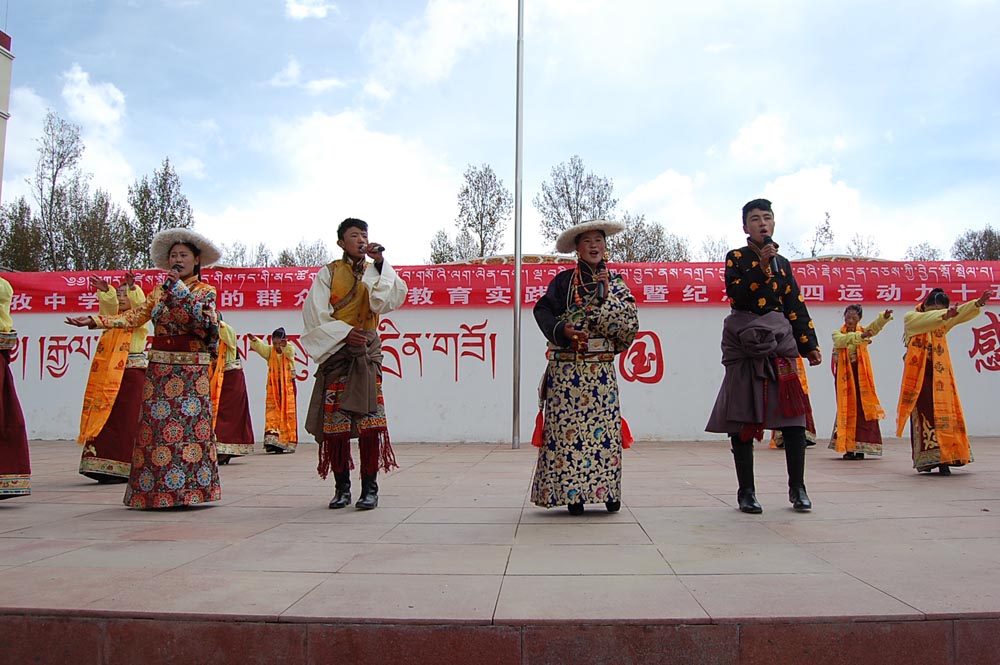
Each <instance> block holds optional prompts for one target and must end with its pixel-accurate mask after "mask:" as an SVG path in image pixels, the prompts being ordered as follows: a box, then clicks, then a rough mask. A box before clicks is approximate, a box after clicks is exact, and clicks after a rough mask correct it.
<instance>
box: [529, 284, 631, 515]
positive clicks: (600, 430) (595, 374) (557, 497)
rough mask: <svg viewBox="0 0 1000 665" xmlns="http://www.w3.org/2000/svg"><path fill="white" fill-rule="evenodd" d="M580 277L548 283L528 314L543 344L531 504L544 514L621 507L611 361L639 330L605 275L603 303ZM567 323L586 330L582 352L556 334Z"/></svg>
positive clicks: (622, 290)
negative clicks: (585, 506)
mask: <svg viewBox="0 0 1000 665" xmlns="http://www.w3.org/2000/svg"><path fill="white" fill-rule="evenodd" d="M579 272H580V269H579V268H578V269H575V270H567V271H565V272H562V273H560V274H559V275H556V277H555V278H554V279H553V280H552V282H551V283H550V284H549V287H548V290H547V292H546V294H545V296H544V297H543V298H542V299H541V300H539V301H538V303H537V304H536V305H535V309H534V314H535V320H536V321H537V323H538V325H539V327H540V328H541V330H542V333H543V334H544V335H545V336H546V338H547V339H548V341H549V344H548V350H547V351H546V357H547V358H548V361H549V362H548V365H547V367H546V370H545V376H544V378H543V389H542V390H543V393H544V397H543V401H544V416H545V422H544V429H543V440H542V445H541V447H540V448H539V451H538V462H537V464H536V466H535V475H534V480H533V481H532V485H531V501H532V502H533V503H534V504H535V505H537V506H542V507H545V508H551V507H554V506H565V505H568V504H572V503H604V502H607V501H615V500H621V479H622V424H621V408H620V406H619V402H618V375H617V373H616V371H615V356H616V355H617V354H619V353H622V352H623V351H625V350H627V349H628V347H629V346H630V345H631V344H632V340H633V339H634V338H635V335H636V332H637V331H638V329H639V318H638V314H637V312H636V307H635V298H634V297H633V296H632V293H631V292H630V291H629V288H628V285H627V284H625V281H624V280H622V279H621V277H618V276H617V275H612V278H611V283H610V289H609V293H608V295H607V298H605V299H604V300H603V301H602V300H601V299H600V298H599V296H598V295H597V285H596V283H594V282H591V283H589V284H588V283H581V280H580V278H579ZM583 272H586V267H584V268H583ZM567 321H571V322H573V323H575V324H577V325H578V326H582V327H584V328H585V329H586V330H587V333H588V335H589V336H590V345H589V349H588V350H587V351H582V352H577V351H574V350H573V349H572V347H571V346H570V344H569V340H567V339H566V338H565V335H564V334H563V324H564V323H566V322H567Z"/></svg>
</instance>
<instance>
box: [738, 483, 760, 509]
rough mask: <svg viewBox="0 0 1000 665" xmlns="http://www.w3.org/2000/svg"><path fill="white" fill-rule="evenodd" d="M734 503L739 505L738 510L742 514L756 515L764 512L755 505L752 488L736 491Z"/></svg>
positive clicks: (757, 504) (755, 498) (755, 499)
mask: <svg viewBox="0 0 1000 665" xmlns="http://www.w3.org/2000/svg"><path fill="white" fill-rule="evenodd" d="M736 503H738V504H739V506H740V510H741V511H743V512H744V513H751V514H753V515H757V514H759V513H762V512H764V509H763V508H761V507H760V504H759V503H757V497H756V496H754V490H753V488H750V489H741V490H737V491H736Z"/></svg>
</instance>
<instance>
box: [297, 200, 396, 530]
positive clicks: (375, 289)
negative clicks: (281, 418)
mask: <svg viewBox="0 0 1000 665" xmlns="http://www.w3.org/2000/svg"><path fill="white" fill-rule="evenodd" d="M337 245H338V246H339V247H340V248H341V249H343V250H344V256H343V258H341V259H338V260H336V261H333V262H331V263H330V264H329V265H326V266H323V267H322V268H320V271H319V272H318V273H317V274H316V279H315V280H314V281H313V283H312V286H311V287H309V294H308V295H307V296H306V301H305V303H303V305H302V324H303V328H302V336H301V337H300V338H299V342H300V343H301V344H302V348H303V349H304V350H305V352H306V353H307V354H309V357H310V358H311V359H312V360H313V362H315V363H316V364H317V365H319V369H318V370H317V371H316V383H315V384H314V386H313V391H312V395H311V396H310V399H309V410H308V413H307V415H306V425H305V427H306V431H307V432H309V433H310V434H312V435H313V436H314V437H315V439H316V443H318V444H319V465H318V466H317V471H318V472H319V474H320V476H321V477H323V478H324V479H325V478H326V477H327V475H329V473H330V472H331V471H333V475H334V478H335V479H336V490H335V493H334V496H333V498H332V499H330V503H329V506H328V507H330V508H333V509H335V510H337V509H341V508H346V507H347V506H349V505H350V503H351V469H353V468H354V462H353V460H352V459H351V438H356V439H358V452H359V456H360V458H361V496H360V497H359V498H358V501H357V503H356V504H354V507H355V508H357V509H359V510H371V509H373V508H375V507H377V506H378V471H379V469H380V468H381V469H382V470H383V471H386V472H388V471H389V470H390V469H391V468H393V467H396V466H398V465H397V464H396V459H395V457H394V456H393V454H392V445H391V444H390V441H389V427H388V423H387V421H386V415H385V400H384V399H383V397H382V340H381V339H380V338H379V336H378V321H379V315H380V314H388V313H389V312H391V311H393V310H395V309H399V307H400V306H402V304H403V302H404V301H405V300H406V294H407V287H406V282H404V281H403V280H402V279H401V278H400V277H399V275H397V274H396V271H395V270H393V269H392V266H390V265H389V263H388V262H387V261H386V260H385V257H384V256H383V254H382V253H383V252H384V251H385V247H384V246H382V245H380V244H378V243H375V242H369V240H368V223H367V222H365V221H363V220H360V219H356V218H353V217H349V218H347V219H345V220H344V221H343V222H341V223H340V226H338V227H337ZM369 258H370V259H371V261H367V260H366V259H369Z"/></svg>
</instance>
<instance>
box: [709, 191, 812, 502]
mask: <svg viewBox="0 0 1000 665" xmlns="http://www.w3.org/2000/svg"><path fill="white" fill-rule="evenodd" d="M743 231H744V232H746V234H747V236H748V237H747V244H746V246H745V247H741V248H739V249H734V250H731V251H730V252H729V253H728V254H726V269H725V282H726V294H727V295H728V296H729V304H730V306H731V308H732V310H731V312H730V314H729V316H727V317H726V320H725V323H724V324H723V329H722V364H723V365H724V366H725V371H726V373H725V377H724V378H723V380H722V387H721V388H720V389H719V394H718V397H717V398H716V401H715V407H714V408H713V409H712V415H711V416H710V418H709V421H708V425H707V426H706V427H705V431H707V432H719V433H723V434H728V435H729V438H730V441H731V442H732V453H733V459H734V461H735V465H736V478H737V481H738V483H739V491H738V492H737V494H736V499H737V503H738V505H739V509H740V510H741V511H743V512H745V513H760V512H762V508H761V506H760V504H759V503H758V502H757V497H756V488H755V485H754V473H753V440H754V439H757V440H758V441H760V440H761V438H762V437H763V435H764V430H765V429H775V430H780V431H781V433H782V436H783V437H784V441H785V466H786V467H787V470H788V500H789V502H791V504H792V507H793V508H794V509H795V510H797V511H800V512H802V511H808V510H811V509H812V502H811V501H810V499H809V495H808V494H806V485H805V477H804V476H805V465H806V457H805V453H806V436H805V424H806V412H807V411H808V409H809V396H808V395H807V394H805V392H804V391H803V390H802V384H801V383H800V381H799V377H798V369H797V362H796V360H797V358H798V357H799V356H802V357H803V358H806V359H807V360H808V361H809V364H810V365H819V364H820V363H821V362H822V355H821V353H820V349H819V342H818V340H817V338H816V330H815V328H814V326H813V322H812V319H811V318H810V316H809V311H808V310H807V309H806V304H805V300H804V299H803V298H802V295H801V294H800V293H799V285H798V283H797V282H796V281H795V275H794V274H793V273H792V266H791V264H790V263H789V262H788V259H786V258H785V257H783V256H781V255H780V254H778V245H777V244H776V243H775V242H774V241H773V240H772V239H771V235H772V234H773V233H774V212H773V211H772V209H771V202H770V201H768V200H767V199H755V200H753V201H750V202H749V203H747V204H746V205H744V206H743Z"/></svg>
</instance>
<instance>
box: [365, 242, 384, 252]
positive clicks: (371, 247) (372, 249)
mask: <svg viewBox="0 0 1000 665" xmlns="http://www.w3.org/2000/svg"><path fill="white" fill-rule="evenodd" d="M384 251H385V245H379V244H378V243H376V244H374V245H368V247H366V248H365V254H368V253H369V252H384Z"/></svg>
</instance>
